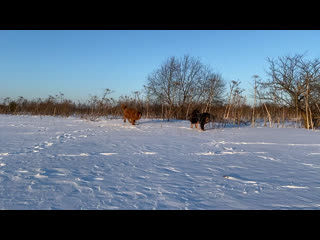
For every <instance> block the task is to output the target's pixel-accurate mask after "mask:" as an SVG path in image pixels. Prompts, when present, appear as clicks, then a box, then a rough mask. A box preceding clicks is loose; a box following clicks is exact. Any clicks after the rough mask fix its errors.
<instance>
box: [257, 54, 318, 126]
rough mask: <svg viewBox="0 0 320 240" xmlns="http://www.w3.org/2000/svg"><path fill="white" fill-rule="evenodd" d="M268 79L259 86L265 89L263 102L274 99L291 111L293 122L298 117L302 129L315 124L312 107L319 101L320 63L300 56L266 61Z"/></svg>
mask: <svg viewBox="0 0 320 240" xmlns="http://www.w3.org/2000/svg"><path fill="white" fill-rule="evenodd" d="M268 62H269V71H268V72H267V74H268V75H269V76H270V77H271V78H270V79H268V80H266V81H264V82H263V85H264V87H265V88H267V89H268V94H267V95H266V98H268V99H269V100H272V99H274V97H275V96H276V98H277V99H279V100H280V101H281V102H283V103H284V104H285V105H286V106H289V107H291V108H294V109H295V111H296V119H297V121H298V120H299V119H300V116H302V120H303V123H304V127H305V128H309V127H310V126H311V125H314V123H316V119H317V118H318V117H319V114H316V115H315V113H317V108H316V103H317V101H319V100H318V99H319V98H318V97H319V94H320V92H319V90H320V60H319V59H314V60H305V59H304V56H303V55H300V54H296V55H294V56H285V57H279V58H278V59H276V60H274V59H268Z"/></svg>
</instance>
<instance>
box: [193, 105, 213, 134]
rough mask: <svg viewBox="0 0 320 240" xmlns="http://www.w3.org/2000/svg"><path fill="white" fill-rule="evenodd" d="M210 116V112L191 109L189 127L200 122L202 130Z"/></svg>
mask: <svg viewBox="0 0 320 240" xmlns="http://www.w3.org/2000/svg"><path fill="white" fill-rule="evenodd" d="M210 117H211V115H210V113H207V112H205V113H200V111H199V110H193V112H192V113H191V116H190V119H189V120H190V122H191V128H193V124H195V126H196V128H198V124H199V123H200V127H201V130H202V131H204V125H205V124H207V123H208V122H209V121H210Z"/></svg>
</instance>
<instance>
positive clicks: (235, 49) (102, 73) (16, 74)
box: [0, 30, 320, 101]
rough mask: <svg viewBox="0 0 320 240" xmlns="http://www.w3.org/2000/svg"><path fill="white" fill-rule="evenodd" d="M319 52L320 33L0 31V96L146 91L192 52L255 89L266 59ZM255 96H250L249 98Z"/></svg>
mask: <svg viewBox="0 0 320 240" xmlns="http://www.w3.org/2000/svg"><path fill="white" fill-rule="evenodd" d="M295 53H299V54H302V53H307V55H306V56H307V58H316V57H320V31H317V30H315V31H307V30H299V31H298V30H297V31H285V30H283V31H282V30H276V31H270V30H266V31H254V30H249V31H247V30H246V31H245V30H216V31H211V30H205V31H199V30H193V31H191V30H190V31H188V30H187V31H180V30H169V31H164V30H152V31H151V30H147V31H145V30H144V31H136V30H129V31H124V30H119V31H111V30H105V31H91V30H84V31H71V30H70V31H69V30H64V31H53V30H49V31H41V30H39V31H4V30H2V31H0V86H1V87H0V100H1V99H3V98H5V97H11V98H13V99H15V98H17V97H18V96H23V97H25V98H27V99H33V98H38V97H40V98H46V97H48V96H49V95H55V94H58V93H59V92H61V93H64V94H65V96H66V98H68V99H72V100H81V101H85V100H87V99H88V98H89V96H90V95H98V96H101V95H102V93H103V89H105V88H110V89H111V90H114V91H115V93H114V94H113V97H115V98H117V97H119V96H120V95H125V94H127V95H131V94H132V92H133V91H140V90H142V87H143V84H145V83H146V79H147V76H148V74H150V73H151V72H152V71H153V70H155V69H157V68H158V67H159V66H160V65H161V64H162V63H163V62H164V61H165V60H166V59H167V58H168V57H170V56H176V57H182V56H183V55H184V54H189V55H191V56H193V57H197V58H199V59H200V60H201V62H202V63H204V64H208V65H210V66H211V67H212V69H213V70H214V71H216V72H218V73H220V74H221V75H222V77H223V78H224V79H225V80H226V81H227V82H230V81H231V80H240V81H241V82H242V84H241V87H242V88H245V89H246V91H247V93H249V91H250V89H251V88H252V87H251V85H250V82H252V75H254V74H257V75H259V76H260V77H261V78H266V74H265V70H266V69H267V68H268V63H267V61H266V59H267V57H271V58H277V57H279V56H284V55H287V54H295ZM248 100H249V99H248Z"/></svg>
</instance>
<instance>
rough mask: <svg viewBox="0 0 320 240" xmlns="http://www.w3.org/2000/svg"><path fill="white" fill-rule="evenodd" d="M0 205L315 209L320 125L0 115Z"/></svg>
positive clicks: (319, 200) (319, 204) (319, 193)
mask: <svg viewBox="0 0 320 240" xmlns="http://www.w3.org/2000/svg"><path fill="white" fill-rule="evenodd" d="M0 209H320V131H319V130H317V131H308V130H305V129H299V128H297V129H296V128H293V127H290V126H287V127H286V128H276V127H275V128H269V127H262V126H260V125H258V127H256V128H251V127H250V126H241V127H240V128H239V127H237V126H227V127H226V128H216V129H212V128H210V126H209V125H208V126H207V125H206V131H204V132H202V131H200V130H198V129H191V128H190V123H189V122H188V121H172V122H167V121H162V120H152V119H141V120H139V121H138V122H137V125H136V126H132V125H130V124H129V123H128V122H127V123H123V120H121V119H115V120H107V119H105V118H100V120H99V121H96V122H92V121H87V120H84V119H80V118H75V117H70V118H60V117H39V116H12V115H0Z"/></svg>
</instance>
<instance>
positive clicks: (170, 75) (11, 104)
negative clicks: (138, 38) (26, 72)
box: [0, 54, 320, 129]
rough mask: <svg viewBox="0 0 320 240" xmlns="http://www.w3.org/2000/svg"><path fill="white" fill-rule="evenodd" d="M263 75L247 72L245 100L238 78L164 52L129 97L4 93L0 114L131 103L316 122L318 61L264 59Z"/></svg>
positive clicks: (113, 112) (117, 109)
mask: <svg viewBox="0 0 320 240" xmlns="http://www.w3.org/2000/svg"><path fill="white" fill-rule="evenodd" d="M267 61H268V63H269V69H268V71H267V75H268V76H269V78H268V79H266V80H262V79H261V78H260V77H259V76H257V75H253V76H252V85H253V89H252V93H251V94H250V95H251V96H252V98H253V99H254V102H253V104H251V105H249V104H248V103H247V99H246V96H245V95H244V94H243V92H244V89H242V88H241V87H240V81H231V82H230V83H228V84H227V83H226V81H225V80H224V79H223V77H222V75H221V74H219V73H216V72H214V71H213V70H212V69H211V68H210V67H209V66H208V65H204V64H203V63H202V62H201V61H200V60H199V59H197V58H194V57H191V56H189V55H185V56H183V57H181V58H177V57H170V58H168V59H167V60H166V61H165V62H163V63H162V64H161V66H160V67H159V68H158V69H156V70H155V71H154V72H152V73H151V74H149V76H148V78H147V80H146V84H145V85H144V86H143V89H142V90H141V91H135V92H132V95H131V96H128V95H125V96H120V97H119V98H118V99H114V98H112V97H110V95H111V94H112V93H113V91H112V90H110V89H108V88H106V89H105V90H104V93H103V94H102V96H101V97H99V96H91V97H90V99H89V100H88V101H86V102H82V103H81V102H78V103H76V102H74V101H72V100H69V99H67V98H66V97H65V96H64V94H62V93H59V94H57V95H54V96H52V95H50V96H48V97H47V98H46V99H41V98H38V99H33V100H28V99H26V98H24V97H22V96H21V97H19V98H17V99H11V98H9V97H7V98H4V99H3V100H2V102H0V113H1V114H32V115H50V116H62V117H69V116H71V115H77V116H80V117H82V118H86V119H90V120H96V119H97V118H99V117H106V118H108V119H112V118H121V117H122V109H121V105H123V104H125V105H127V106H129V107H134V108H137V109H138V110H139V111H142V112H143V117H144V118H162V119H167V120H168V121H169V120H170V119H181V120H186V119H188V118H189V115H190V113H191V112H192V111H193V110H194V109H199V110H200V111H201V112H209V113H210V114H212V115H213V116H214V117H215V122H221V123H227V122H230V123H234V124H242V123H243V124H251V125H252V126H254V124H255V122H256V120H264V123H265V125H266V124H267V122H268V124H269V125H270V126H271V127H273V126H276V127H279V126H283V125H284V123H285V121H295V122H296V126H302V127H305V128H308V129H315V128H318V127H319V125H320V108H319V105H320V60H319V59H318V58H316V59H313V60H306V59H305V56H304V55H299V54H295V55H293V56H284V57H278V58H277V59H270V58H268V60H267Z"/></svg>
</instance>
